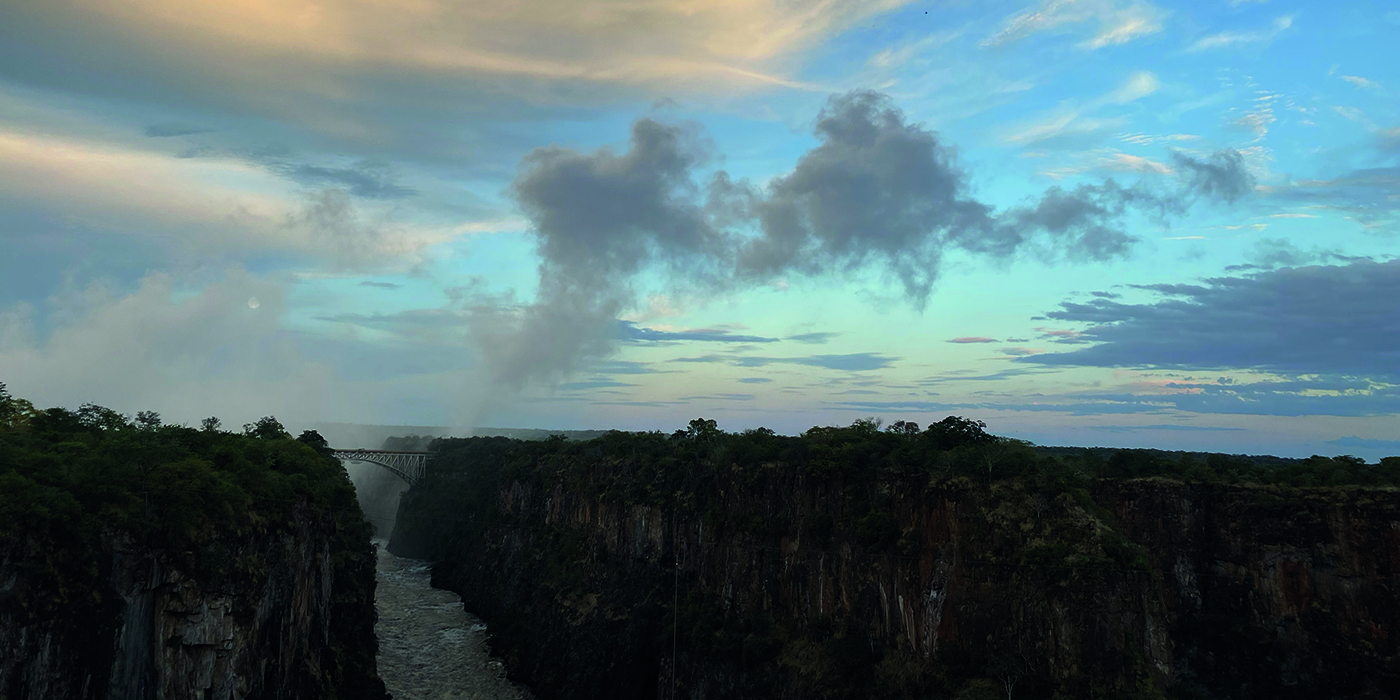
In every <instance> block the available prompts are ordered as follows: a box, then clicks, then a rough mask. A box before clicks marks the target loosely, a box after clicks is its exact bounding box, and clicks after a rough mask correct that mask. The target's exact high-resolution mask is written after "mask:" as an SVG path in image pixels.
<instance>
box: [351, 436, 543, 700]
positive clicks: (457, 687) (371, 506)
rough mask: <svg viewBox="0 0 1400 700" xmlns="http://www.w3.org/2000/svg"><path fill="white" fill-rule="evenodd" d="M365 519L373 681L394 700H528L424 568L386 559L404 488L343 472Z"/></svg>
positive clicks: (379, 476) (368, 470) (481, 628)
mask: <svg viewBox="0 0 1400 700" xmlns="http://www.w3.org/2000/svg"><path fill="white" fill-rule="evenodd" d="M346 469H347V471H348V472H349V474H350V480H351V481H352V482H353V483H354V484H355V494H356V496H357V497H358V498H359V501H360V507H361V508H362V509H363V510H364V512H365V515H366V517H368V518H369V520H370V522H372V523H374V526H375V530H376V532H377V533H378V534H377V535H376V541H375V546H376V547H377V548H378V550H379V563H378V567H377V569H378V572H377V573H378V579H379V586H378V587H377V588H376V592H375V596H374V604H375V607H376V608H378V610H379V622H377V623H375V625H374V633H375V635H376V636H377V637H379V676H380V678H383V679H384V685H385V686H386V687H387V688H388V690H389V692H390V693H391V694H393V696H394V699H395V700H528V699H529V698H531V695H530V693H529V691H527V690H526V689H525V688H524V687H522V686H519V685H516V684H514V683H511V682H510V681H508V680H506V678H505V667H504V666H502V665H501V662H500V660H499V659H494V658H492V657H491V653H490V649H489V648H488V646H487V643H486V626H485V625H484V624H482V622H481V620H479V619H477V618H476V617H475V616H474V615H472V614H471V613H468V612H467V611H466V610H465V609H464V608H463V607H462V601H461V599H460V598H458V597H457V594H455V593H453V592H451V591H442V590H438V589H436V588H433V587H432V585H430V583H429V581H430V580H431V575H430V571H429V563H428V562H425V561H419V560H417V559H403V558H400V557H396V556H394V555H393V554H390V553H389V550H388V547H387V544H388V543H387V542H386V541H385V540H386V539H387V538H388V536H389V534H390V533H392V532H393V531H394V515H395V513H396V511H397V510H398V506H399V497H400V496H401V495H402V493H403V490H404V489H405V488H406V486H405V484H404V483H403V482H402V481H400V480H399V479H398V477H396V476H394V475H393V474H391V473H390V472H389V471H388V470H386V469H382V468H380V467H376V466H373V465H369V464H361V463H351V464H349V465H347V467H346Z"/></svg>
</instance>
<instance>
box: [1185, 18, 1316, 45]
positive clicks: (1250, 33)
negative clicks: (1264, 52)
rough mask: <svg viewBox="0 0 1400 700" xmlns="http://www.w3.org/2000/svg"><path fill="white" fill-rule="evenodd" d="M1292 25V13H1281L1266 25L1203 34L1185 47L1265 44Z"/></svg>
mask: <svg viewBox="0 0 1400 700" xmlns="http://www.w3.org/2000/svg"><path fill="white" fill-rule="evenodd" d="M1292 26H1293V15H1283V16H1281V17H1279V18H1277V19H1275V20H1274V21H1273V22H1271V23H1269V25H1268V26H1267V27H1263V28H1260V29H1252V30H1245V31H1235V32H1219V33H1216V34H1210V35H1208V36H1203V37H1201V38H1200V39H1197V40H1196V41H1194V42H1192V43H1191V45H1189V46H1187V47H1186V51H1188V52H1197V51H1211V50H1215V49H1226V48H1232V47H1236V46H1250V45H1256V44H1263V45H1265V46H1267V45H1268V44H1270V43H1271V42H1273V40H1274V39H1277V38H1278V37H1279V36H1280V35H1282V34H1283V33H1284V32H1286V31H1288V29H1289V28H1290V27H1292Z"/></svg>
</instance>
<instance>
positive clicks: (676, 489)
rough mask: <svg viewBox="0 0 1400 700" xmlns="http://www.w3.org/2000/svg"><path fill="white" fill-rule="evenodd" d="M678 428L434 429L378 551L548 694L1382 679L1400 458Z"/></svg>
mask: <svg viewBox="0 0 1400 700" xmlns="http://www.w3.org/2000/svg"><path fill="white" fill-rule="evenodd" d="M950 421H952V422H950ZM697 423H699V425H697V424H696V423H692V426H691V429H690V430H688V431H678V432H677V434H676V435H673V436H666V435H663V434H659V433H651V434H624V433H614V434H611V435H609V436H605V437H603V438H599V439H596V440H592V441H588V442H570V441H563V440H553V441H544V442H534V443H525V442H519V441H511V440H506V439H502V438H473V439H469V440H447V441H442V442H440V443H439V444H438V445H437V449H438V450H440V456H439V457H438V458H437V462H436V464H435V467H434V470H432V471H430V473H429V476H428V477H427V478H426V479H425V480H424V482H423V483H422V484H420V485H419V486H418V487H415V488H414V489H411V490H409V491H408V492H407V493H406V494H405V495H404V498H403V501H402V503H401V506H400V509H399V516H398V517H399V521H398V526H397V528H396V529H395V532H394V536H393V539H392V542H391V549H392V550H393V551H394V552H396V553H398V554H401V555H405V556H412V557H418V558H424V559H432V560H435V561H437V562H438V564H437V565H436V566H435V567H434V569H433V583H434V585H435V586H439V587H443V588H447V589H449V590H452V591H455V592H457V593H459V594H460V595H461V596H462V599H463V600H464V602H465V604H466V606H467V608H468V609H469V610H472V611H474V612H476V613H477V614H480V615H481V616H482V617H483V618H484V619H485V620H486V621H487V623H488V625H489V629H490V632H491V638H492V640H493V641H492V643H493V646H494V648H495V650H496V651H497V653H500V654H501V655H502V657H503V658H504V659H505V661H506V665H507V668H508V669H509V671H510V673H511V674H512V677H513V678H515V679H516V680H519V681H522V682H524V683H526V684H527V685H529V686H530V687H531V688H532V689H533V690H535V692H536V693H537V694H538V695H539V696H540V697H545V698H570V699H573V698H670V697H677V698H681V697H685V698H726V697H784V698H787V697H791V698H797V697H910V698H912V697H959V698H976V697H1008V696H1009V697H1027V698H1036V697H1044V698H1050V697H1066V698H1067V697H1105V698H1108V697H1121V698H1130V697H1131V698H1144V697H1146V698H1150V697H1178V698H1216V697H1228V698H1266V697H1267V698H1305V697H1306V698H1314V697H1336V698H1384V697H1391V696H1392V695H1391V693H1393V692H1394V689H1395V688H1397V687H1400V664H1397V640H1396V632H1397V630H1400V627H1397V625H1400V602H1398V601H1397V598H1396V595H1395V591H1396V590H1397V585H1400V496H1397V492H1396V490H1395V489H1394V488H1393V486H1389V485H1388V484H1393V483H1394V479H1395V476H1396V475H1397V471H1400V469H1397V467H1400V464H1396V463H1395V460H1387V461H1384V462H1383V463H1382V464H1378V465H1365V464H1364V463H1360V461H1359V460H1351V461H1347V460H1325V459H1320V461H1319V460H1314V461H1312V462H1308V461H1303V460H1295V461H1293V463H1290V464H1287V465H1283V466H1278V465H1266V466H1259V465H1257V464H1255V463H1252V462H1250V461H1248V460H1242V459H1237V458H1235V459H1232V458H1225V457H1224V456H1219V457H1220V459H1216V458H1211V459H1210V460H1208V461H1206V462H1204V463H1202V462H1198V461H1195V460H1190V459H1185V458H1183V459H1181V460H1178V461H1172V460H1168V459H1163V458H1161V457H1160V456H1154V455H1152V454H1147V453H1133V452H1132V451H1124V452H1123V453H1122V454H1115V455H1114V456H1113V457H1112V458H1111V459H1109V460H1106V461H1105V460H1103V459H1100V458H1098V457H1097V456H1095V455H1094V454H1091V453H1087V452H1086V453H1085V454H1084V455H1083V456H1082V457H1075V458H1067V457H1060V456H1043V455H1040V454H1037V453H1036V452H1035V451H1034V450H1033V449H1031V448H1030V447H1029V446H1027V445H1024V444H1018V443H1015V442H1014V441H1007V440H1003V439H999V438H994V437H992V436H989V435H986V434H984V433H981V431H980V429H977V426H975V425H971V424H970V422H961V423H960V422H958V421H956V420H954V419H949V421H944V423H942V424H938V426H935V427H934V428H930V430H929V431H924V432H917V430H908V429H904V430H902V431H893V432H892V431H885V432H881V431H877V430H875V428H874V427H873V425H872V424H868V423H867V424H861V423H858V424H857V425H855V426H852V427H850V428H815V429H813V430H812V431H808V433H806V434H804V436H802V437H799V438H793V437H784V436H778V435H774V434H772V433H769V432H765V431H750V432H748V433H745V434H742V435H733V434H724V433H719V432H718V431H714V430H712V429H709V428H707V426H706V424H705V422H703V421H700V422H697ZM935 428H936V429H935ZM1319 478H1321V479H1322V481H1321V483H1318V484H1317V485H1313V486H1305V485H1293V484H1294V483H1298V484H1307V483H1310V482H1314V483H1316V482H1317V481H1318V479H1319ZM1328 479H1330V480H1331V481H1330V482H1329V481H1328ZM1329 483H1331V484H1335V485H1327V484H1329ZM989 693H991V694H990V695H989Z"/></svg>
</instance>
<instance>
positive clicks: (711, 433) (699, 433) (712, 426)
mask: <svg viewBox="0 0 1400 700" xmlns="http://www.w3.org/2000/svg"><path fill="white" fill-rule="evenodd" d="M719 435H720V429H719V424H718V423H716V422H714V421H713V420H710V419H707V418H696V419H695V420H693V421H690V425H689V426H687V427H686V429H685V436H686V437H689V438H693V439H696V440H704V441H708V440H711V439H714V438H716V437H718V436H719Z"/></svg>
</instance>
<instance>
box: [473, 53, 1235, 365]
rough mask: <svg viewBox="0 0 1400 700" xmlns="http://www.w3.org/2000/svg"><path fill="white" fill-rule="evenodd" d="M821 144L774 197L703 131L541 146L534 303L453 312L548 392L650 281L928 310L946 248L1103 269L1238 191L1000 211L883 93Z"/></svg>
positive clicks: (843, 112)
mask: <svg viewBox="0 0 1400 700" xmlns="http://www.w3.org/2000/svg"><path fill="white" fill-rule="evenodd" d="M1148 82H1150V81H1147V80H1136V81H1130V82H1129V84H1128V86H1127V87H1125V90H1127V91H1128V92H1131V93H1133V94H1136V93H1138V92H1141V91H1143V90H1145V89H1147V88H1146V84H1147V83H1148ZM1134 86H1135V87H1134ZM1124 94H1127V93H1124ZM1115 99H1116V98H1115ZM816 135H817V138H818V140H819V143H818V145H817V146H815V147H814V148H812V149H811V150H809V151H808V152H807V153H805V154H803V155H802V156H801V157H800V158H799V159H798V161H797V163H796V165H795V166H794V167H793V169H792V170H791V171H789V172H788V173H786V174H783V175H780V176H778V177H775V178H773V179H772V180H771V181H769V183H768V184H767V185H766V186H762V187H760V186H757V185H754V184H752V183H749V182H747V181H742V180H738V181H736V180H734V179H732V178H731V177H730V176H729V175H728V174H727V173H726V172H724V171H719V172H716V173H714V174H713V176H711V177H710V178H709V179H708V180H707V181H705V182H704V184H701V182H700V181H699V180H698V174H699V172H700V171H701V168H702V167H703V165H704V164H705V163H706V162H707V159H708V157H709V155H710V154H709V152H708V150H707V146H706V145H705V143H706V142H705V140H704V138H703V135H701V134H699V133H698V132H696V131H695V130H693V129H692V128H689V127H681V126H672V125H667V124H663V123H660V122H658V121H655V120H653V119H649V118H644V119H639V120H638V121H636V122H635V124H634V125H633V127H632V135H631V140H630V143H629V145H628V148H627V150H626V151H623V152H616V151H614V150H613V149H608V148H604V149H600V150H598V151H595V152H592V153H580V152H577V151H574V150H571V149H567V148H563V147H559V146H550V147H547V148H541V149H536V150H535V151H533V152H531V153H530V154H529V155H528V156H526V158H525V159H524V161H523V163H522V166H521V169H520V172H519V175H518V176H517V177H516V179H515V182H514V184H513V185H512V188H511V191H512V193H513V194H514V196H515V198H516V199H517V201H518V202H519V204H520V208H521V210H522V211H523V213H524V214H525V215H526V216H527V217H528V218H529V219H530V221H531V224H532V229H531V235H532V236H533V237H534V239H535V243H536V249H537V250H538V252H539V255H540V258H541V262H540V267H539V285H538V292H537V296H536V298H535V299H534V300H533V301H532V302H530V303H520V302H518V301H516V300H515V299H514V298H513V297H490V296H489V295H484V294H475V293H473V294H467V295H466V296H465V297H464V298H463V300H462V301H461V303H460V304H459V305H458V307H457V308H459V309H462V310H464V311H465V312H466V313H467V314H468V316H469V317H470V319H471V325H472V328H473V329H474V333H473V337H474V338H475V340H476V343H477V346H478V349H479V351H480V355H481V357H483V358H484V360H485V362H486V365H487V367H488V373H489V376H491V377H492V378H493V379H492V380H491V381H493V382H495V383H497V384H498V385H500V386H501V387H504V388H508V389H512V390H516V389H519V388H521V387H523V386H525V385H526V384H531V383H542V384H551V383H555V382H558V381H560V380H562V379H563V378H564V377H566V376H568V375H570V374H572V373H574V372H576V371H578V370H579V369H580V368H582V367H584V366H586V365H588V364H590V363H591V362H594V361H596V360H598V359H601V358H605V357H607V356H608V355H609V354H610V353H611V352H613V350H614V349H615V347H616V341H617V339H618V337H619V332H618V326H617V321H616V319H617V318H619V317H620V316H624V315H626V314H627V312H630V311H634V310H636V309H637V308H638V307H639V305H640V304H639V296H641V295H642V293H643V292H644V291H645V290H642V289H638V288H637V284H638V282H639V280H640V279H642V277H643V273H646V274H647V276H648V277H657V278H659V279H661V280H662V283H663V284H664V285H666V286H667V287H668V288H669V289H674V290H680V291H683V292H688V293H691V294H694V295H698V296H699V297H701V298H713V297H716V296H720V295H722V294H727V293H731V292H733V291H735V290H738V289H744V288H753V287H760V286H768V285H772V284H773V283H774V282H775V281H778V280H785V279H787V278H788V277H791V276H792V275H805V276H808V277H822V276H826V275H831V274H849V273H855V272H861V271H865V272H873V273H876V274H879V275H883V276H884V277H885V278H886V279H887V280H889V281H890V282H891V283H893V284H895V285H897V286H898V287H899V288H901V289H902V291H903V292H904V296H905V298H906V299H907V300H908V301H909V303H911V304H912V305H913V306H915V307H916V308H922V307H923V305H924V304H925V303H926V302H927V300H928V298H929V296H930V295H931V294H932V291H933V285H934V282H935V280H936V278H937V275H938V272H939V268H940V265H939V263H940V261H941V259H942V256H943V254H944V252H945V251H946V250H950V249H958V250H962V251H966V252H969V253H972V254H974V255H979V256H984V257H988V258H993V259H1004V258H1009V257H1012V256H1014V255H1017V254H1018V253H1021V252H1022V251H1028V252H1031V253H1033V254H1034V255H1036V256H1038V257H1040V258H1041V259H1043V260H1070V261H1085V260H1106V259H1111V258H1114V257H1118V256H1122V255H1124V254H1126V253H1127V251H1128V249H1129V248H1130V246H1131V245H1132V243H1133V240H1134V239H1133V238H1132V237H1131V236H1129V235H1128V234H1127V233H1126V232H1125V231H1124V230H1123V229H1122V226H1121V219H1122V218H1123V216H1124V215H1125V214H1126V213H1127V212H1128V211H1129V210H1133V209H1138V210H1145V211H1147V212H1149V213H1154V212H1155V213H1159V214H1163V215H1164V214H1166V213H1168V212H1171V211H1177V210H1180V209H1181V208H1183V207H1184V206H1186V205H1187V204H1189V201H1190V200H1194V199H1196V198H1199V197H1202V196H1205V197H1211V198H1230V197H1232V196H1233V191H1232V190H1229V189H1226V188H1222V187H1221V186H1218V185H1217V177H1216V176H1209V177H1207V176H1206V175H1199V176H1196V177H1195V178H1194V179H1193V180H1191V181H1188V182H1183V183H1182V187H1183V188H1184V189H1182V190H1181V191H1179V192H1174V193H1169V194H1162V193H1156V192H1149V191H1147V190H1145V189H1142V188H1136V187H1134V188H1126V187H1122V186H1120V185H1118V184H1117V183H1115V182H1113V181H1112V180H1109V181H1106V182H1104V183H1100V184H1082V185H1079V186H1077V187H1075V188H1073V189H1064V188H1060V187H1052V188H1050V189H1048V190H1047V191H1045V192H1044V193H1043V194H1042V195H1041V196H1040V197H1039V198H1032V199H1030V200H1027V201H1024V202H1022V203H1020V204H1018V205H1016V206H1012V207H1009V208H1006V209H1005V210H1003V211H998V210H997V209H996V208H995V207H993V206H991V205H989V204H986V203H984V202H981V201H979V200H977V199H975V198H973V197H972V196H971V195H970V193H969V189H970V188H969V185H968V176H967V174H966V173H965V172H964V171H963V170H962V168H961V167H959V165H958V164H957V162H956V160H955V158H954V155H953V153H952V150H951V149H950V147H949V146H947V145H946V144H944V143H943V142H942V140H941V139H940V138H939V137H938V135H937V134H935V133H933V132H931V131H928V130H927V129H925V128H923V127H922V126H921V125H919V124H914V123H910V122H909V121H908V120H907V119H906V117H905V115H904V114H903V113H902V112H901V111H900V110H899V109H897V108H896V107H895V106H894V105H893V103H892V102H891V101H890V100H889V98H888V97H886V96H884V95H881V94H879V93H875V92H868V91H857V92H851V93H847V94H844V95H836V96H833V97H832V98H831V99H830V100H829V101H828V102H827V104H826V106H825V108H824V109H823V110H822V111H821V113H820V114H819V115H818V119H817V123H816ZM1183 162H1188V161H1183ZM1189 163H1190V164H1191V165H1192V168H1195V169H1192V170H1191V172H1193V173H1196V172H1197V170H1202V171H1204V169H1206V168H1207V167H1208V166H1209V167H1217V168H1219V169H1221V172H1220V173H1218V174H1217V175H1218V177H1226V176H1227V175H1228V172H1226V171H1228V169H1229V168H1230V167H1233V166H1237V165H1238V164H1239V159H1238V158H1235V159H1231V158H1229V157H1228V156H1227V155H1223V154H1222V155H1218V157H1217V159H1216V160H1215V161H1211V162H1210V163H1206V162H1204V161H1200V162H1198V161H1194V160H1190V161H1189ZM1212 172H1214V171H1212ZM682 296H684V295H682ZM623 328H624V332H623V333H622V334H621V335H623V336H624V337H634V338H635V339H637V340H648V339H649V340H683V339H688V340H708V341H721V340H730V341H736V340H737V341H739V342H767V341H769V340H771V339H768V338H759V337H756V336H755V337H743V338H738V337H736V336H734V335H732V334H729V333H727V332H726V333H719V332H715V331H713V330H703V331H686V332H685V333H688V334H690V335H688V336H687V337H682V336H680V335H671V334H672V333H675V332H672V331H653V330H648V329H642V328H640V327H636V326H633V325H624V326H623ZM702 336H703V337H702ZM807 339H809V340H816V339H817V336H814V335H809V336H807ZM742 361H743V362H749V363H751V364H748V365H744V366H761V364H762V363H764V362H774V361H780V360H776V359H773V358H745V359H744V360H742ZM781 361H783V362H796V361H797V360H794V359H792V358H788V359H783V360H781ZM804 362H806V363H808V364H814V365H815V366H823V367H831V368H837V367H845V368H854V369H871V368H876V367H877V366H883V365H880V364H879V363H880V362H884V360H878V361H877V358H876V356H873V355H869V354H862V355H827V356H814V357H813V358H809V359H808V360H805V361H804ZM752 363H759V364H752ZM823 363H826V364H823Z"/></svg>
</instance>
